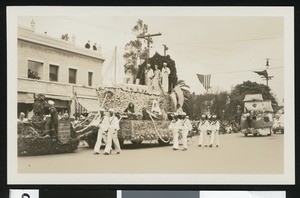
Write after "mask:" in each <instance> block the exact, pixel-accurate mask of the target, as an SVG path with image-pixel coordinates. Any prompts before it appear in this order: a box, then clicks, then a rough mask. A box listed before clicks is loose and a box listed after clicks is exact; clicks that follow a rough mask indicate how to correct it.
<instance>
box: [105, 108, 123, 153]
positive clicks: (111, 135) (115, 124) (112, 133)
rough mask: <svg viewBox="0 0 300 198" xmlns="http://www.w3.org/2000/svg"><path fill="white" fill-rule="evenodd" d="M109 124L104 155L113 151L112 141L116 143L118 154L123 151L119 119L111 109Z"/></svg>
mask: <svg viewBox="0 0 300 198" xmlns="http://www.w3.org/2000/svg"><path fill="white" fill-rule="evenodd" d="M108 112H109V124H108V133H107V143H106V146H105V150H104V155H109V154H110V152H111V146H112V142H113V143H114V146H115V149H116V150H117V154H120V153H121V147H120V143H119V139H118V130H119V129H120V126H119V119H118V118H117V117H116V116H115V114H114V110H113V109H109V110H108Z"/></svg>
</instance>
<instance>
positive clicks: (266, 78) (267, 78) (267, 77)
mask: <svg viewBox="0 0 300 198" xmlns="http://www.w3.org/2000/svg"><path fill="white" fill-rule="evenodd" d="M269 67H270V65H269V59H268V58H267V61H266V70H265V71H266V75H265V76H263V77H262V78H263V79H264V80H266V81H267V86H268V87H269V80H272V78H273V77H274V76H269V74H268V71H267V70H268V69H269Z"/></svg>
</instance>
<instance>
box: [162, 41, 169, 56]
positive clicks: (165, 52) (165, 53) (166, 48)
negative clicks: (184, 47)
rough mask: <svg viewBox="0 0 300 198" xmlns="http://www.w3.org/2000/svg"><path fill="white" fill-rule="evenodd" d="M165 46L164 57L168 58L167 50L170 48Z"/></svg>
mask: <svg viewBox="0 0 300 198" xmlns="http://www.w3.org/2000/svg"><path fill="white" fill-rule="evenodd" d="M163 46H164V56H166V55H167V50H168V49H169V48H168V47H167V45H166V44H163Z"/></svg>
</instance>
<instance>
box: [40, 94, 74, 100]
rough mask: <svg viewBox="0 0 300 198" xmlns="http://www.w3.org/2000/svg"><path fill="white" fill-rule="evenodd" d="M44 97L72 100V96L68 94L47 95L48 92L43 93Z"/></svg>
mask: <svg viewBox="0 0 300 198" xmlns="http://www.w3.org/2000/svg"><path fill="white" fill-rule="evenodd" d="M45 98H52V99H57V100H67V101H70V100H72V98H71V97H70V96H57V95H48V94H45Z"/></svg>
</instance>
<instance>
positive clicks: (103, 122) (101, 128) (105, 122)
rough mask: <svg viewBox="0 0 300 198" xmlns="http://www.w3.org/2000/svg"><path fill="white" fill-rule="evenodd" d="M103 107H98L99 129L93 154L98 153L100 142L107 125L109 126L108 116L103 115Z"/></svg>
mask: <svg viewBox="0 0 300 198" xmlns="http://www.w3.org/2000/svg"><path fill="white" fill-rule="evenodd" d="M104 111H105V110H104V109H103V108H100V110H99V113H100V122H99V129H98V135H97V141H96V144H95V146H94V155H98V154H99V153H100V148H101V143H102V139H103V136H105V135H106V133H107V130H108V127H109V118H108V117H107V116H106V115H104Z"/></svg>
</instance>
